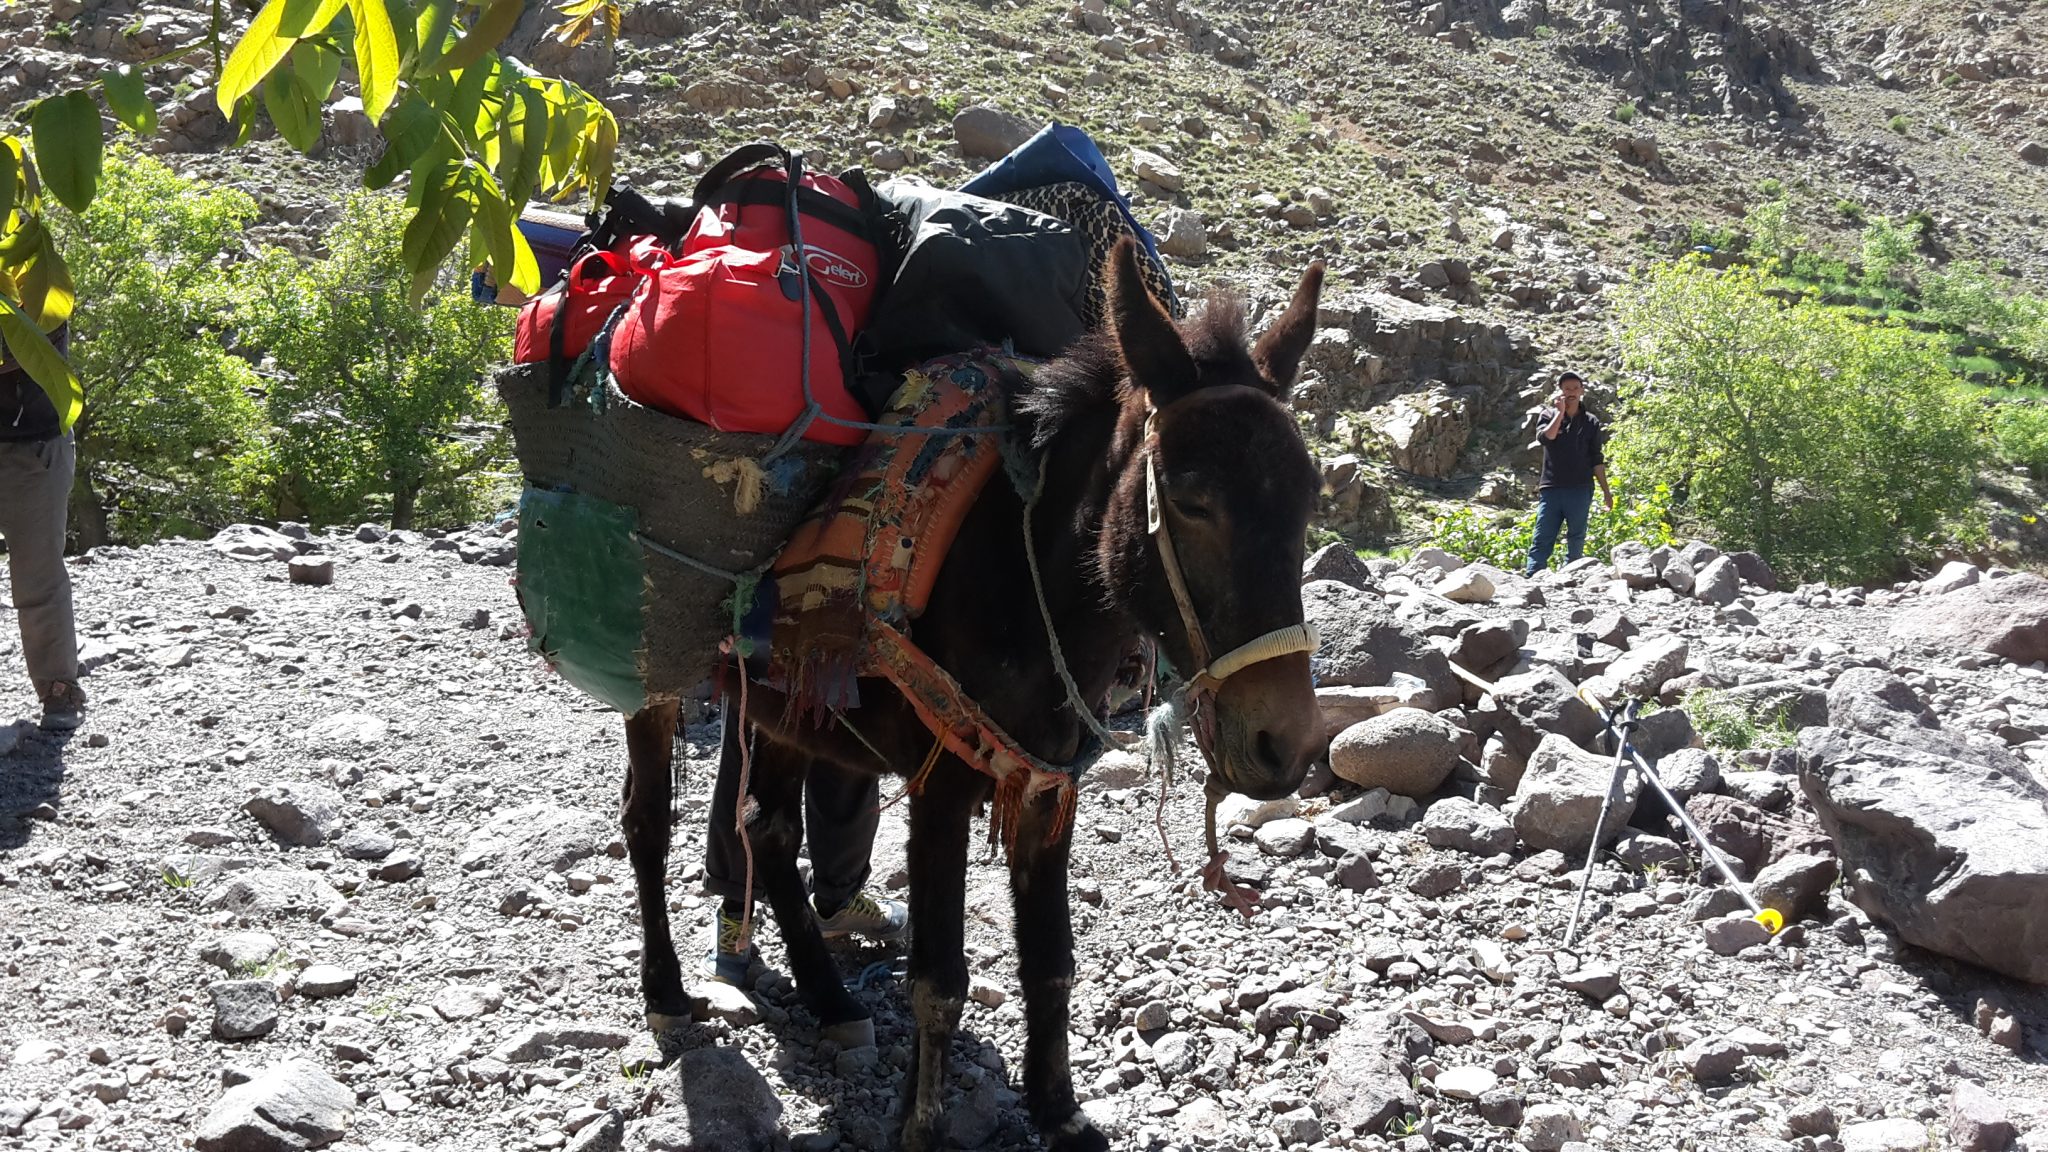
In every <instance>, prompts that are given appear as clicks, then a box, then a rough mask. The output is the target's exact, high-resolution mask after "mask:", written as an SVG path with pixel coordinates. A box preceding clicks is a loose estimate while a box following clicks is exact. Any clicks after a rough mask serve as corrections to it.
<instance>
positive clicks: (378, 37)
mask: <svg viewBox="0 0 2048 1152" xmlns="http://www.w3.org/2000/svg"><path fill="white" fill-rule="evenodd" d="M348 6H349V11H351V12H352V13H354V14H355V20H356V84H357V86H358V87H360V88H361V89H362V92H363V113H364V115H366V116H368V117H369V118H370V120H371V122H372V123H374V122H376V121H378V120H382V119H383V118H384V110H385V109H387V108H389V107H391V100H392V97H394V96H396V95H397V94H398V33H397V32H396V31H395V30H394V29H393V28H392V27H391V9H390V8H388V7H386V6H385V0H348Z"/></svg>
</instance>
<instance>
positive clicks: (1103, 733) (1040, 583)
mask: <svg viewBox="0 0 2048 1152" xmlns="http://www.w3.org/2000/svg"><path fill="white" fill-rule="evenodd" d="M1051 459H1052V458H1051V456H1050V455H1040V456H1039V458H1038V483H1037V484H1036V485H1034V486H1033V487H1032V489H1031V492H1030V494H1029V495H1028V496H1027V497H1025V500H1024V563H1025V565H1026V566H1027V567H1028V568H1030V569H1031V591H1032V594H1033V596H1034V598H1035V599H1036V600H1037V601H1038V618H1039V620H1041V621H1042V622H1044V624H1045V642H1046V643H1047V644H1049V645H1051V647H1052V666H1053V669H1054V670H1055V671H1057V672H1058V673H1059V675H1060V683H1061V684H1062V685H1065V686H1066V690H1067V707H1069V708H1072V709H1073V710H1074V713H1075V715H1077V716H1079V717H1081V722H1082V723H1084V724H1086V725H1087V726H1088V729H1089V731H1091V732H1093V733H1095V737H1096V739H1098V740H1100V741H1102V743H1103V745H1104V746H1105V747H1109V748H1117V749H1128V748H1130V747H1132V746H1134V745H1135V744H1136V743H1137V742H1138V741H1137V740H1136V739H1134V738H1132V737H1129V736H1127V735H1125V734H1124V733H1121V732H1112V731H1110V730H1109V729H1108V728H1107V727H1106V726H1104V725H1103V723H1102V722H1101V721H1099V720H1097V719H1096V718H1095V709H1093V708H1090V707H1088V706H1087V705H1086V704H1085V703H1084V702H1083V701H1082V699H1081V689H1080V686H1079V685H1077V684H1075V683H1074V674H1073V673H1072V672H1071V671H1069V670H1068V669H1067V657H1066V653H1064V652H1063V651H1061V650H1060V638H1059V633H1058V632H1057V631H1056V630H1055V629H1054V628H1053V622H1052V608H1051V606H1049V605H1048V604H1047V603H1046V602H1045V578H1044V577H1043V576H1042V575H1041V574H1040V573H1039V569H1038V542H1037V540H1036V539H1035V538H1034V536H1033V533H1032V530H1031V522H1032V518H1033V514H1034V513H1035V512H1037V510H1038V498H1039V497H1040V496H1043V495H1044V494H1045V473H1046V467H1047V465H1048V464H1049V463H1050V462H1051ZM1147 690H1148V693H1149V690H1150V685H1149V684H1148V685H1147ZM1150 723H1151V722H1150V720H1149V719H1148V720H1147V728H1148V732H1147V736H1146V737H1145V740H1146V742H1147V748H1146V755H1145V759H1146V762H1147V767H1150V766H1151V764H1152V763H1153V762H1154V761H1155V760H1157V759H1158V758H1157V757H1155V756H1154V755H1153V753H1152V749H1151V747H1150V741H1151V736H1150V732H1149V728H1150ZM1158 762H1159V763H1161V764H1162V766H1163V771H1162V773H1161V777H1162V778H1161V780H1160V785H1159V801H1158V803H1157V804H1156V805H1155V806H1154V807H1153V811H1152V827H1153V828H1154V829H1156V830H1157V831H1158V833H1159V847H1160V848H1161V849H1162V850H1163V851H1165V853H1166V866H1167V867H1168V868H1169V869H1171V870H1172V871H1173V874H1174V875H1175V876H1178V875H1180V863H1179V862H1178V861H1176V860H1175V859H1174V858H1173V842H1172V841H1171V840H1169V839H1168V838H1167V835H1166V794H1167V792H1168V791H1169V790H1171V789H1172V787H1173V757H1172V755H1171V753H1169V754H1168V755H1167V756H1166V757H1165V759H1164V760H1160V761H1158Z"/></svg>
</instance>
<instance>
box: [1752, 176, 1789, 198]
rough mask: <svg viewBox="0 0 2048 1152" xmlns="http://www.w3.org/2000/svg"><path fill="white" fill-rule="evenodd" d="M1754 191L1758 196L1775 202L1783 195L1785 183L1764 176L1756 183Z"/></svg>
mask: <svg viewBox="0 0 2048 1152" xmlns="http://www.w3.org/2000/svg"><path fill="white" fill-rule="evenodd" d="M1756 190H1757V194H1758V195H1759V196H1763V197H1766V198H1767V199H1772V200H1775V199H1777V198H1778V197H1780V196H1783V195H1784V194H1785V182H1784V181H1783V180H1780V179H1778V178H1777V177H1776V176H1766V177H1764V178H1763V179H1761V180H1759V181H1757V182H1756Z"/></svg>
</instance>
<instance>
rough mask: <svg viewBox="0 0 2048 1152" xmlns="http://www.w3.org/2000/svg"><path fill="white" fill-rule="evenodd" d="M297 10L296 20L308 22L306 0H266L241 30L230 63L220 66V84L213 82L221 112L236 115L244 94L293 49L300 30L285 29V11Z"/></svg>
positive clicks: (296, 22) (229, 57)
mask: <svg viewBox="0 0 2048 1152" xmlns="http://www.w3.org/2000/svg"><path fill="white" fill-rule="evenodd" d="M287 8H291V9H294V11H293V13H292V16H293V23H294V24H295V25H297V24H301V23H304V22H305V17H302V16H301V15H300V13H302V12H306V10H307V8H308V5H307V2H306V0H267V2H266V3H265V4H264V5H263V7H262V8H261V9H259V10H258V11H257V13H256V18H255V19H254V20H251V21H249V27H248V28H246V29H244V30H243V32H242V38H241V39H240V40H237V41H235V47H234V50H233V51H231V52H229V53H228V59H227V63H225V64H223V65H221V68H220V83H218V84H216V85H214V89H213V98H214V102H215V103H217V104H219V105H220V114H221V115H223V116H226V117H229V118H231V119H232V118H233V116H234V114H235V105H236V104H238V103H240V102H241V99H242V97H244V96H247V95H248V94H249V93H251V92H254V91H255V90H256V88H257V86H258V85H260V84H262V83H263V78H264V77H265V76H268V75H270V70H271V69H272V68H275V67H277V62H278V61H280V60H282V59H284V57H285V53H287V52H290V51H291V50H292V43H293V41H295V40H297V39H298V36H299V33H297V32H290V33H287V32H285V31H283V26H284V20H285V10H286V9H287Z"/></svg>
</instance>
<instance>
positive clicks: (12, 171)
mask: <svg viewBox="0 0 2048 1152" xmlns="http://www.w3.org/2000/svg"><path fill="white" fill-rule="evenodd" d="M14 148H15V143H14V138H13V137H11V136H10V137H8V138H7V139H6V140H0V232H5V231H6V230H7V218H8V217H9V216H12V215H14V186H15V185H16V184H19V183H21V157H20V156H19V155H18V154H16V152H15V151H14Z"/></svg>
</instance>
